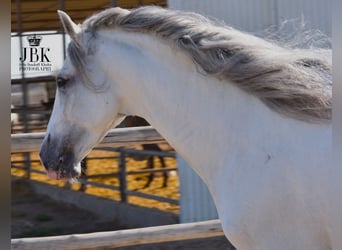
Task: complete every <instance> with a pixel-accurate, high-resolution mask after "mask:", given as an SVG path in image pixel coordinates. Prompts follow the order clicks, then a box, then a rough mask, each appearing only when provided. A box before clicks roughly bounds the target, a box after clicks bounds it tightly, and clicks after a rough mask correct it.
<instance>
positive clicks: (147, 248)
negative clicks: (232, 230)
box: [12, 178, 230, 250]
mask: <svg viewBox="0 0 342 250" xmlns="http://www.w3.org/2000/svg"><path fill="white" fill-rule="evenodd" d="M119 229H127V227H125V225H121V224H119V223H118V222H117V221H103V220H100V219H99V218H97V217H96V216H95V215H94V214H91V213H89V212H87V211H84V210H81V209H79V208H77V207H73V206H70V205H67V204H62V203H57V202H55V201H53V200H51V199H50V198H48V197H45V196H40V195H37V194H35V193H34V192H33V191H32V189H31V188H30V185H29V183H28V182H27V181H25V180H23V179H18V178H15V179H13V181H12V238H21V237H43V236H52V235H63V234H75V233H88V232H96V231H113V230H119ZM228 246H229V243H228V241H227V240H226V239H225V238H224V237H215V238H209V239H201V240H190V241H178V242H167V243H163V244H149V245H144V246H130V247H120V248H115V249H116V250H159V249H162V250H172V249H178V250H199V249H203V250H221V249H222V250H227V249H230V248H229V247H228ZM37 250H38V249H37ZM44 250H45V249H44Z"/></svg>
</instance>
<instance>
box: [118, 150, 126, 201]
mask: <svg viewBox="0 0 342 250" xmlns="http://www.w3.org/2000/svg"><path fill="white" fill-rule="evenodd" d="M119 152H120V157H119V182H120V197H121V202H125V203H126V202H127V192H126V190H127V182H126V151H125V149H124V148H120V150H119Z"/></svg>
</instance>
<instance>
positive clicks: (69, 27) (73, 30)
mask: <svg viewBox="0 0 342 250" xmlns="http://www.w3.org/2000/svg"><path fill="white" fill-rule="evenodd" d="M57 13H58V16H59V19H60V20H61V22H62V25H63V28H64V30H65V32H66V33H67V34H68V35H69V36H70V38H71V39H72V40H73V41H77V37H76V35H77V33H78V32H80V30H81V29H80V27H79V26H78V25H77V24H76V23H74V22H73V21H72V20H71V18H70V17H69V16H68V14H67V13H65V12H64V11H61V10H57Z"/></svg>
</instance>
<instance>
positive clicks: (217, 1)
mask: <svg viewBox="0 0 342 250" xmlns="http://www.w3.org/2000/svg"><path fill="white" fill-rule="evenodd" d="M168 6H169V8H171V9H179V10H187V11H195V12H197V13H201V14H204V15H206V16H209V17H214V18H217V19H219V20H223V21H224V22H225V23H226V24H227V25H229V26H232V27H235V28H237V29H242V30H244V31H253V32H255V31H261V30H264V29H266V28H268V27H270V26H272V25H276V24H279V23H280V22H282V21H283V20H289V19H293V18H302V17H303V18H304V20H305V22H306V23H307V27H308V28H312V29H319V30H321V31H323V32H324V33H326V34H327V35H329V36H331V25H332V14H331V12H332V0H186V1H185V0H168Z"/></svg>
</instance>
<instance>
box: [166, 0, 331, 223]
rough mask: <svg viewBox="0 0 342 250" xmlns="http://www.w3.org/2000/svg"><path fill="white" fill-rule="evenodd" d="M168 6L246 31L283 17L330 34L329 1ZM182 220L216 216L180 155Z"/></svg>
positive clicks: (219, 0)
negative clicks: (299, 21) (301, 21)
mask: <svg viewBox="0 0 342 250" xmlns="http://www.w3.org/2000/svg"><path fill="white" fill-rule="evenodd" d="M168 6H169V8H171V9H179V10H186V11H195V12H197V13H200V14H203V15H205V16H209V17H212V18H216V19H218V20H223V21H224V22H225V23H226V24H227V25H229V26H232V27H234V28H237V29H241V30H244V31H248V32H260V31H263V30H265V29H267V28H269V27H271V26H274V25H278V24H280V23H282V22H283V21H284V20H291V19H295V18H296V19H299V20H301V19H303V20H304V22H305V23H306V28H308V29H318V30H321V31H322V32H323V33H325V34H327V35H328V36H331V32H332V31H331V25H332V0H186V1H185V0H168ZM178 165H179V175H180V193H181V198H180V206H181V209H180V211H181V215H180V221H181V222H193V221H201V220H208V219H215V218H217V212H216V209H215V206H214V204H213V201H212V199H211V197H210V194H209V192H208V190H207V188H206V186H205V185H204V184H203V182H202V181H201V180H200V178H199V177H198V176H197V174H196V173H195V172H194V171H193V170H192V169H190V167H189V166H188V165H187V164H186V162H185V161H184V160H183V159H182V158H180V157H179V161H178Z"/></svg>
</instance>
